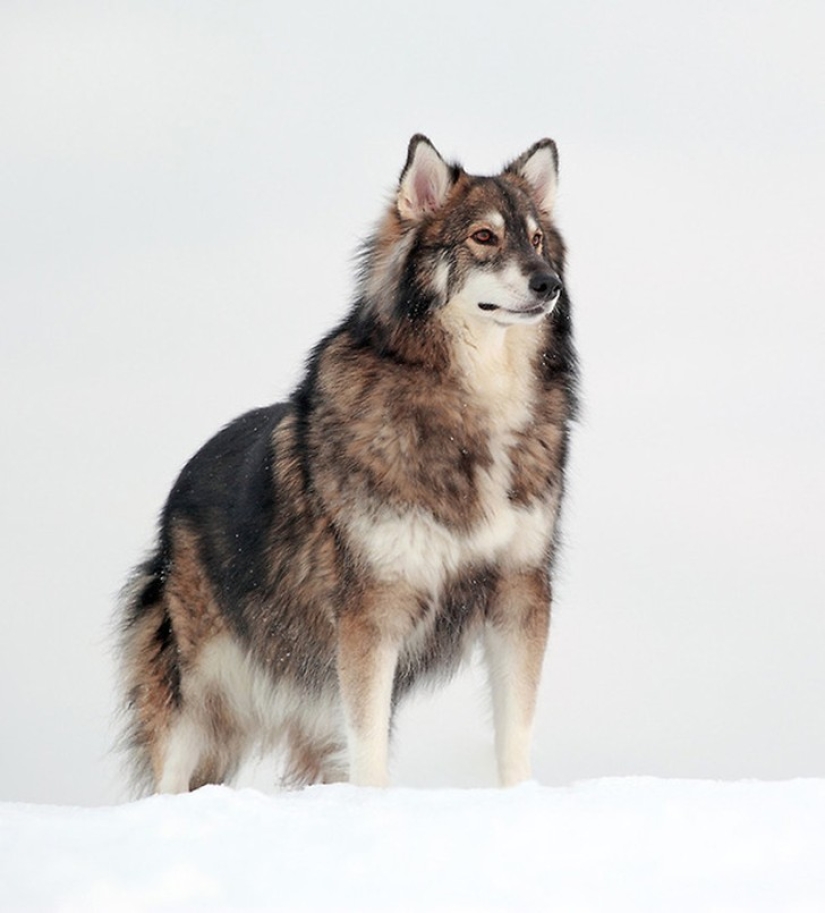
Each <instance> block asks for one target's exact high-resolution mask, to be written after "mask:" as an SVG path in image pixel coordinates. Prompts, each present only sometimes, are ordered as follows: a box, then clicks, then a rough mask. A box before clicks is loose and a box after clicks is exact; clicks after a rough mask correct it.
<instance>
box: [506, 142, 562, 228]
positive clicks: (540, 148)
mask: <svg viewBox="0 0 825 913" xmlns="http://www.w3.org/2000/svg"><path fill="white" fill-rule="evenodd" d="M504 170H505V172H509V173H511V174H518V175H521V177H523V178H524V179H525V180H526V181H527V183H528V184H529V185H530V188H531V190H532V195H533V202H534V203H535V204H536V206H537V207H538V209H539V211H540V212H543V213H544V214H545V215H550V213H551V212H552V211H553V204H554V203H555V201H556V188H557V187H558V182H559V153H558V150H557V149H556V144H555V143H554V142H553V140H551V139H540V140H539V141H538V142H537V143H535V144H534V145H532V146H531V147H530V148H529V149H528V150H527V152H525V153H524V155H520V156H519V157H518V158H517V159H516V160H515V161H514V162H513V163H512V164H511V165H508V166H507V167H506V168H505V169H504Z"/></svg>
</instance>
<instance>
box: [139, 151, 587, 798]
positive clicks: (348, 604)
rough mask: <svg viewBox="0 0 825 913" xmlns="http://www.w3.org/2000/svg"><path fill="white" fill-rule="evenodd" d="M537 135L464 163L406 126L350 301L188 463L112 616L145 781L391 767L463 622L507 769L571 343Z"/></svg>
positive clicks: (533, 639) (546, 529)
mask: <svg viewBox="0 0 825 913" xmlns="http://www.w3.org/2000/svg"><path fill="white" fill-rule="evenodd" d="M555 173H556V160H555V147H554V146H553V145H552V144H551V143H550V142H549V141H543V142H542V143H538V144H536V146H534V147H533V148H532V149H531V150H529V151H528V152H527V153H525V155H524V156H522V157H521V158H520V159H518V160H516V162H514V163H513V164H512V165H511V166H510V167H509V168H508V169H505V171H504V172H502V174H501V175H499V176H497V177H496V178H473V177H471V176H469V175H467V174H466V173H464V172H463V171H462V170H461V169H460V168H459V167H458V166H454V165H448V164H446V163H444V161H443V160H442V159H441V157H440V156H439V155H438V153H437V152H436V151H435V150H434V148H433V147H432V146H431V144H430V143H429V142H428V141H427V140H426V139H424V138H423V137H414V138H413V140H412V141H411V144H410V150H409V154H408V160H407V164H406V166H405V169H404V171H403V173H402V177H401V181H400V184H399V191H398V194H397V197H396V201H395V203H394V205H393V206H392V207H391V208H390V209H389V211H388V212H387V214H386V215H385V218H384V220H383V222H382V223H381V225H380V226H379V229H378V231H377V232H376V234H375V236H374V237H373V238H372V239H371V241H370V242H369V244H368V245H367V247H366V253H365V255H364V262H363V270H362V282H361V290H360V291H361V294H360V297H359V300H358V303H357V305H356V306H355V308H354V309H353V311H352V312H351V313H350V314H349V316H348V317H347V318H346V320H345V321H344V322H343V323H342V324H341V325H340V326H339V327H338V328H337V329H336V330H334V331H333V332H332V333H331V334H330V335H329V336H328V337H327V338H326V339H325V340H323V341H322V342H321V343H320V344H319V346H318V347H317V348H316V350H315V352H314V353H313V356H312V358H311V360H310V364H309V366H308V369H307V373H306V376H305V379H304V381H303V383H302V384H301V386H300V387H299V388H298V390H296V392H295V394H294V395H293V396H292V398H291V399H290V401H289V402H288V403H286V404H280V405H276V406H272V407H269V408H265V409H258V410H256V411H254V412H250V413H248V414H247V415H245V416H242V417H241V418H240V419H238V420H236V421H235V422H233V423H232V424H230V425H229V426H227V427H226V428H225V429H224V430H223V431H221V432H220V433H219V434H218V435H217V436H216V437H215V438H213V439H212V440H211V441H209V442H208V443H207V444H206V445H205V446H204V447H203V448H202V449H201V450H200V451H199V452H198V453H197V454H196V455H195V457H194V458H193V459H192V460H191V461H190V462H189V463H188V464H187V466H186V467H185V468H184V470H183V472H182V473H181V475H180V477H179V479H178V481H177V482H176V484H175V486H174V488H173V490H172V493H171V494H170V497H169V499H168V502H167V504H166V507H165V508H164V511H163V515H162V519H161V531H160V540H159V544H158V548H157V550H156V551H155V553H154V554H153V555H152V556H151V557H150V558H149V559H148V560H147V561H146V562H145V563H144V564H143V565H142V566H141V567H140V568H138V570H137V571H136V573H135V576H134V578H133V580H132V582H131V583H130V584H129V586H128V587H127V590H126V595H125V600H124V602H125V607H124V613H123V618H122V632H123V633H122V648H123V658H124V663H123V669H124V681H125V686H126V692H127V707H128V713H129V742H130V745H131V747H132V749H133V756H134V759H135V764H136V771H137V773H138V774H139V775H143V779H144V782H146V783H149V784H151V785H152V786H154V787H155V788H156V789H159V790H168V791H181V790H186V789H190V788H194V787H195V786H197V785H200V784H202V783H207V782H222V781H224V780H227V779H229V778H230V777H231V776H232V774H233V773H234V772H235V770H236V769H237V767H238V765H239V764H240V763H241V761H242V760H243V758H244V756H245V755H246V753H247V752H248V751H249V750H250V748H251V747H252V746H253V745H256V744H260V743H263V744H264V745H266V746H274V745H275V744H282V745H284V746H285V747H286V749H287V759H288V760H287V774H286V776H287V779H288V780H289V781H290V782H294V783H302V782H314V781H324V782H328V781H331V780H337V779H342V778H345V777H347V776H349V777H350V778H351V779H352V780H353V782H359V783H369V784H381V783H384V782H386V779H387V744H388V737H389V728H390V719H391V714H392V710H393V708H394V706H395V705H396V703H397V701H398V700H399V699H400V698H401V697H402V696H403V695H404V694H405V693H406V692H407V691H408V690H409V689H410V688H412V687H413V686H414V685H415V684H416V683H417V682H419V681H421V680H423V679H425V678H427V677H434V676H444V675H447V674H449V673H450V672H451V671H452V670H453V669H454V668H455V667H456V666H457V664H458V663H459V661H460V660H461V658H462V657H463V656H464V655H465V654H466V652H467V650H468V648H469V647H470V646H471V645H472V643H474V642H475V641H476V640H477V638H478V636H479V635H482V637H483V642H484V646H485V649H486V654H487V658H488V661H489V665H490V673H491V683H492V688H493V703H494V713H495V723H496V742H497V752H498V760H499V770H500V775H501V779H502V782H504V783H511V782H517V781H518V780H520V779H523V778H525V777H526V776H528V775H529V756H528V754H529V737H530V729H531V724H532V718H533V712H534V705H535V695H536V689H537V686H538V680H539V674H540V667H541V661H542V657H543V653H544V646H545V641H546V636H547V628H548V622H549V612H550V600H551V574H550V570H551V563H552V557H553V550H554V545H555V538H556V534H555V528H556V520H557V516H558V509H559V504H560V499H561V496H562V490H563V470H564V464H565V461H566V450H567V437H568V426H569V421H570V418H571V415H572V410H573V393H574V391H573V387H574V381H575V358H574V353H573V348H572V340H571V333H570V311H569V302H568V300H567V296H566V293H565V292H564V289H563V287H562V277H563V256H564V250H563V246H562V243H561V239H560V237H559V235H558V232H557V230H556V228H555V226H554V224H553V221H552V215H551V208H552V198H553V193H554V190H555Z"/></svg>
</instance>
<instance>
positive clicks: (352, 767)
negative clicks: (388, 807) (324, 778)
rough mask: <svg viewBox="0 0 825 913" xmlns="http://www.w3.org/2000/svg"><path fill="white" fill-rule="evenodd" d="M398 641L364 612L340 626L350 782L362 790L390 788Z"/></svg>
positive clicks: (344, 619)
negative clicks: (372, 787)
mask: <svg viewBox="0 0 825 913" xmlns="http://www.w3.org/2000/svg"><path fill="white" fill-rule="evenodd" d="M398 652H399V648H398V640H397V639H396V638H394V637H392V636H391V635H390V634H389V632H387V631H385V630H382V628H381V626H379V625H377V624H376V623H375V621H374V620H373V619H371V618H369V617H365V615H364V614H361V613H359V614H355V613H353V614H346V615H344V616H343V617H342V618H341V619H340V620H339V626H338V681H339V685H340V689H341V700H342V703H343V709H344V718H345V721H346V727H347V745H348V752H349V779H350V783H353V784H355V785H356V786H387V785H388V784H389V741H390V715H391V709H392V688H393V680H394V678H395V668H396V665H397V663H398Z"/></svg>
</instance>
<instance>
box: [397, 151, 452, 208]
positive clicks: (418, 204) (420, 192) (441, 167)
mask: <svg viewBox="0 0 825 913" xmlns="http://www.w3.org/2000/svg"><path fill="white" fill-rule="evenodd" d="M454 181H455V175H454V169H453V168H451V167H450V166H449V165H448V164H447V163H446V162H445V161H444V159H443V158H441V156H440V155H439V154H438V151H437V150H436V148H435V146H433V144H432V143H431V142H430V141H429V140H428V139H427V137H426V136H424V135H423V134H421V133H416V134H415V136H414V137H413V138H412V139H411V140H410V145H409V148H408V149H407V164H406V165H404V170H403V171H402V172H401V180H400V182H399V184H398V197H397V201H396V205H397V206H398V212H399V213H400V215H401V217H402V218H403V219H411V220H412V221H418V220H419V219H421V218H423V217H424V216H426V215H429V214H431V213H434V212H437V211H438V210H439V209H441V207H442V206H443V205H444V203H445V202H446V200H447V196H448V195H449V193H450V189H451V188H452V186H453V183H454Z"/></svg>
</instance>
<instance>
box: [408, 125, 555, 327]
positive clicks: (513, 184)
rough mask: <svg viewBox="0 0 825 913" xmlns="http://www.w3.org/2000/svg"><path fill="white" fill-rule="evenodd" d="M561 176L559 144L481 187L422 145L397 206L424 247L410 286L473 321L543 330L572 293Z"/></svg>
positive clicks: (538, 150)
mask: <svg viewBox="0 0 825 913" xmlns="http://www.w3.org/2000/svg"><path fill="white" fill-rule="evenodd" d="M557 174H558V159H557V152H556V146H555V144H554V143H553V141H552V140H549V139H544V140H540V141H539V142H538V143H536V144H535V145H533V146H532V147H531V148H530V149H528V150H527V152H525V153H524V155H522V156H520V157H519V158H517V159H516V160H515V161H514V162H512V163H511V164H510V165H508V166H507V167H506V168H505V169H504V170H503V171H502V172H501V174H499V175H497V176H495V177H474V176H471V175H468V174H466V173H465V172H464V171H463V170H462V169H461V168H459V167H458V166H456V165H449V164H447V163H446V162H445V161H444V159H443V158H442V157H441V156H440V155H439V153H438V152H437V151H436V149H435V147H434V146H433V145H432V143H431V142H430V141H429V140H428V139H427V138H426V137H424V136H421V135H416V136H414V137H413V138H412V140H411V141H410V146H409V151H408V154H407V162H406V165H405V166H404V170H403V171H402V173H401V179H400V181H399V186H398V192H397V194H396V199H395V208H396V212H397V217H398V220H399V226H400V228H401V231H402V236H408V237H409V236H412V238H414V240H413V241H411V242H409V243H410V251H409V257H410V260H409V261H408V268H407V272H408V278H410V279H412V280H413V283H414V285H415V286H416V287H417V289H418V290H429V292H430V294H431V296H432V298H433V304H435V305H436V306H437V305H442V306H447V307H449V308H450V309H456V308H457V309H460V311H461V312H462V313H463V315H464V316H465V318H467V319H471V320H475V319H478V320H485V321H492V322H494V323H496V324H500V325H503V326H507V325H511V324H516V323H522V324H523V323H535V322H538V321H540V320H541V319H542V318H543V317H544V316H545V315H546V314H548V313H550V311H552V309H553V308H554V306H555V305H556V303H557V301H558V300H559V296H560V294H561V291H562V280H561V276H560V272H561V260H562V257H563V249H562V246H561V239H560V238H559V236H558V234H557V232H556V231H555V228H554V227H553V223H552V211H553V204H554V201H555V195H556V185H557ZM413 297H414V296H413Z"/></svg>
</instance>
